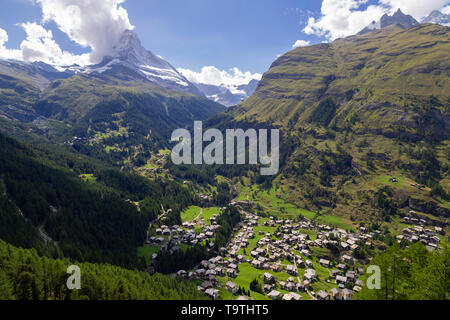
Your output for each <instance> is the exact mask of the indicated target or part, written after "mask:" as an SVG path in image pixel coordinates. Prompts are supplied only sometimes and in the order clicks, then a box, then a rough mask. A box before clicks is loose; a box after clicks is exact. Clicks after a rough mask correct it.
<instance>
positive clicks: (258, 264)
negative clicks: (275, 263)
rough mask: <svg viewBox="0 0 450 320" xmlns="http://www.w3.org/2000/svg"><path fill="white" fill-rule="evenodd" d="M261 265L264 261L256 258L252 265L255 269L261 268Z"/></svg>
mask: <svg viewBox="0 0 450 320" xmlns="http://www.w3.org/2000/svg"><path fill="white" fill-rule="evenodd" d="M261 265H262V263H261V261H259V260H256V259H255V260H253V261H252V267H253V268H255V269H261Z"/></svg>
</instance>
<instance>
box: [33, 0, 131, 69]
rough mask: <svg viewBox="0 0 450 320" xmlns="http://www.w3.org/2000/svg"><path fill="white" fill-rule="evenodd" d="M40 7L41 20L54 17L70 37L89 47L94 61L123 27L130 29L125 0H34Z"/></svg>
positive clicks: (108, 50) (99, 58)
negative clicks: (123, 4) (123, 5)
mask: <svg viewBox="0 0 450 320" xmlns="http://www.w3.org/2000/svg"><path fill="white" fill-rule="evenodd" d="M36 2H37V3H39V4H40V6H41V8H42V14H43V19H44V22H49V21H54V22H55V23H56V25H57V26H58V28H59V29H60V30H61V31H63V32H64V33H66V34H67V35H68V36H69V38H70V39H71V40H73V41H75V42H76V43H78V44H80V45H81V46H84V47H90V48H91V49H92V52H91V56H90V58H91V62H92V63H96V62H100V60H101V59H102V58H103V57H104V56H105V55H107V54H109V53H111V52H112V47H113V46H114V45H115V44H116V43H117V41H118V40H119V39H120V36H121V35H122V33H123V32H124V31H125V30H128V29H133V28H134V27H133V26H132V25H131V23H130V20H129V18H128V13H127V11H126V10H125V9H124V8H123V7H121V4H122V3H123V2H125V0H102V1H86V0H84V1H80V0H36Z"/></svg>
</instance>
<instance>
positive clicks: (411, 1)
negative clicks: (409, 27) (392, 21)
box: [380, 0, 448, 21]
mask: <svg viewBox="0 0 450 320" xmlns="http://www.w3.org/2000/svg"><path fill="white" fill-rule="evenodd" d="M380 3H381V4H384V5H386V6H388V7H389V8H390V12H391V13H393V12H395V11H397V10H398V9H401V10H402V11H403V13H405V14H410V15H412V16H413V17H414V18H415V19H416V20H418V21H420V20H421V18H423V17H425V16H428V15H429V14H430V13H431V12H432V11H433V10H439V9H441V8H442V7H443V6H445V5H447V4H448V0H380Z"/></svg>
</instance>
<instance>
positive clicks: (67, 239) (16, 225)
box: [0, 135, 193, 267]
mask: <svg viewBox="0 0 450 320" xmlns="http://www.w3.org/2000/svg"><path fill="white" fill-rule="evenodd" d="M68 157H69V159H70V156H68ZM72 160H74V159H72ZM72 160H70V161H72ZM70 161H69V162H70ZM75 161H76V160H75ZM63 162H64V161H62V160H61V159H60V160H59V163H63ZM72 167H73V168H75V167H78V166H77V165H75V164H73V163H72ZM92 170H94V171H92V173H94V174H95V175H96V176H97V177H98V179H97V181H96V182H95V183H86V182H83V181H82V180H81V179H80V178H79V177H78V174H77V172H76V171H75V170H74V169H70V168H69V167H66V166H62V165H57V164H55V161H53V160H49V157H48V156H45V154H44V153H42V152H39V151H35V150H34V149H33V148H31V147H27V146H25V145H22V144H20V143H18V142H16V141H14V140H12V139H10V138H7V137H5V136H2V135H0V177H1V182H2V188H1V189H2V190H1V191H2V192H1V194H0V198H1V199H0V205H1V208H2V210H1V212H0V213H1V214H0V219H1V220H2V222H3V223H2V225H1V228H0V238H2V239H4V240H6V241H8V242H10V243H12V244H15V245H18V246H23V247H25V248H32V247H33V248H36V249H38V250H39V252H40V253H45V254H50V255H53V256H60V255H64V256H66V257H70V258H72V259H77V260H81V261H91V262H108V263H113V264H116V265H121V266H129V267H136V266H142V264H141V262H140V261H138V259H137V257H136V248H137V247H138V246H140V245H142V243H143V242H144V239H145V237H146V231H147V227H148V223H149V222H150V221H151V220H153V219H154V218H155V217H156V216H157V214H158V213H159V212H160V208H161V204H162V205H164V206H165V207H166V208H172V209H173V211H172V213H171V214H170V215H169V217H168V223H179V222H180V217H179V213H180V212H181V210H182V209H183V208H184V207H185V206H187V205H189V204H190V203H191V202H192V201H193V200H192V199H193V198H192V195H191V193H190V191H189V190H188V189H187V188H185V187H183V186H180V185H178V184H176V183H173V182H162V181H159V182H154V181H149V180H146V179H144V178H142V177H139V176H136V175H133V174H125V173H121V172H119V171H116V170H115V169H108V168H107V167H100V168H96V167H95V166H94V167H93V168H92ZM126 200H130V201H128V202H127V201H126ZM143 200H145V201H144V203H145V205H144V206H143V207H142V210H138V207H136V205H134V204H132V203H131V201H143ZM19 210H20V211H19ZM19 231H20V234H18V232H19ZM42 233H44V234H46V235H48V236H49V237H50V239H51V241H49V240H48V239H46V236H45V235H42ZM44 240H45V241H46V242H47V243H48V245H45V243H44Z"/></svg>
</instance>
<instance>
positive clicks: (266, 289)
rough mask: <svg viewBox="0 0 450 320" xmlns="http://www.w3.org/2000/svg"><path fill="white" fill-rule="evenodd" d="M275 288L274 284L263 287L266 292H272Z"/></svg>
mask: <svg viewBox="0 0 450 320" xmlns="http://www.w3.org/2000/svg"><path fill="white" fill-rule="evenodd" d="M273 288H274V286H273V285H271V284H265V285H264V287H263V289H264V292H270V291H272V290H273Z"/></svg>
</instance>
